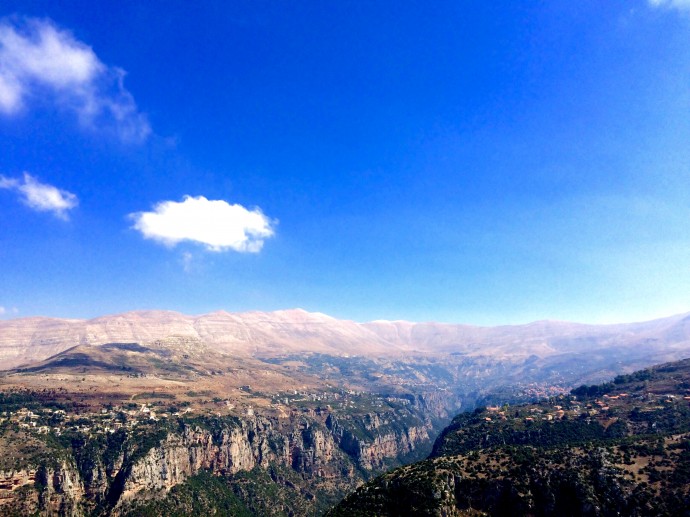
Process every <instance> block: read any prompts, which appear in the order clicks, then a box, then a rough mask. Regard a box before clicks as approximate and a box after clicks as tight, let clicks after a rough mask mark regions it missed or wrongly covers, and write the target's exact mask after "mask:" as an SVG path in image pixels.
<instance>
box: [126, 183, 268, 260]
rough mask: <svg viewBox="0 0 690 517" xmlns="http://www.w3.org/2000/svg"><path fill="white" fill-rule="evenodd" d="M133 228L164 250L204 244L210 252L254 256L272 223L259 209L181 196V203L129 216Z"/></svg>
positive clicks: (172, 202) (165, 205)
mask: <svg viewBox="0 0 690 517" xmlns="http://www.w3.org/2000/svg"><path fill="white" fill-rule="evenodd" d="M130 217H131V218H132V219H134V226H133V228H135V229H136V230H139V231H140V232H141V233H142V235H143V236H144V237H145V238H147V239H153V240H155V241H158V242H160V243H162V244H165V245H166V246H175V245H176V244H178V243H180V242H182V241H192V242H197V243H200V244H204V245H205V246H206V248H207V249H209V250H211V251H228V250H234V251H240V252H249V253H257V252H258V251H260V250H261V247H262V246H263V244H264V239H267V238H269V237H271V236H273V234H274V230H273V225H274V224H275V221H272V220H270V219H269V218H268V217H266V216H265V215H264V214H263V213H262V212H261V210H260V209H259V208H255V209H254V210H247V209H246V208H245V207H243V206H242V205H231V204H229V203H227V202H226V201H223V200H209V199H206V198H205V197H203V196H199V197H192V196H185V197H184V199H183V200H182V201H181V202H176V201H162V202H160V203H158V204H157V205H156V206H155V207H154V210H153V211H152V212H136V213H134V214H130Z"/></svg>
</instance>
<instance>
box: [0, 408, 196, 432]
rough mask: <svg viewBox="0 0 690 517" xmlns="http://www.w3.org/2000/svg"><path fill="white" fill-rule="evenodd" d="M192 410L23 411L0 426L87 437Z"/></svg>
mask: <svg viewBox="0 0 690 517" xmlns="http://www.w3.org/2000/svg"><path fill="white" fill-rule="evenodd" d="M191 411H193V410H192V409H191V408H189V407H188V408H185V409H184V410H181V411H177V412H174V413H168V412H157V411H156V410H155V408H153V407H151V406H150V405H149V404H139V407H137V408H123V407H114V408H112V409H105V408H104V409H101V410H100V412H99V413H88V414H67V412H66V411H65V410H63V409H51V408H41V409H35V410H30V409H27V408H21V409H18V410H16V411H4V412H2V413H1V414H0V425H2V424H14V425H17V426H18V427H19V428H20V429H28V430H32V431H34V432H36V433H37V434H48V433H51V432H52V433H54V434H55V435H56V436H60V435H61V434H63V433H65V432H68V431H76V432H82V433H87V434H104V433H114V432H115V431H117V430H118V429H121V428H123V427H124V428H130V429H131V428H133V427H135V426H137V425H139V424H141V423H143V422H155V421H158V420H160V419H166V418H170V417H171V416H172V417H177V416H181V415H184V414H186V413H189V412H191Z"/></svg>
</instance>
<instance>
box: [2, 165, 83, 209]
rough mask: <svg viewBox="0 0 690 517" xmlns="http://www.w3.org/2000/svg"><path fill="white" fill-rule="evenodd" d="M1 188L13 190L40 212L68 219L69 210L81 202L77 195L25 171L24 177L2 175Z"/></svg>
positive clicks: (25, 202) (28, 204)
mask: <svg viewBox="0 0 690 517" xmlns="http://www.w3.org/2000/svg"><path fill="white" fill-rule="evenodd" d="M0 189H6V190H13V191H15V192H17V193H18V194H19V198H20V200H21V202H22V203H24V204H25V205H26V206H28V207H29V208H32V209H33V210H36V211H38V212H52V213H53V215H55V216H56V217H59V218H60V219H65V220H66V219H67V211H68V210H71V209H72V208H74V207H76V206H77V205H78V204H79V199H78V198H77V196H76V195H74V194H72V193H71V192H67V191H66V190H61V189H59V188H57V187H54V186H53V185H48V184H46V183H41V182H39V181H38V180H37V179H36V178H34V177H33V176H31V175H30V174H29V173H27V172H25V173H24V177H23V178H22V179H16V178H6V177H5V176H0Z"/></svg>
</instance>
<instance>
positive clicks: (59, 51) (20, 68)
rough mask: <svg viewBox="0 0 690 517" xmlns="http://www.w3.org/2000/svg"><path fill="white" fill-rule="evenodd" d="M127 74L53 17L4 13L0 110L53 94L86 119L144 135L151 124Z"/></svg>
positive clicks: (130, 136) (8, 111) (127, 134)
mask: <svg viewBox="0 0 690 517" xmlns="http://www.w3.org/2000/svg"><path fill="white" fill-rule="evenodd" d="M124 75H125V73H124V71H122V70H121V69H119V68H116V67H109V66H106V65H105V64H103V63H102V62H101V61H100V60H99V59H98V56H96V54H95V53H94V51H93V50H92V49H91V47H89V46H88V45H86V44H84V43H82V42H81V41H79V40H77V39H75V38H74V36H73V35H72V34H71V33H69V32H67V31H64V30H60V29H59V28H57V27H56V26H55V25H54V24H53V23H52V22H50V21H47V20H39V19H35V18H29V19H25V20H21V21H19V20H18V19H15V18H10V19H8V18H5V19H0V113H4V114H5V115H13V114H16V113H18V112H20V111H21V110H22V109H23V108H26V106H27V104H29V102H31V101H36V100H37V99H39V98H44V97H46V94H49V95H50V96H51V97H50V98H51V99H52V100H54V101H55V102H57V104H58V105H59V106H60V107H61V108H63V109H67V110H70V111H73V112H75V113H76V114H77V116H78V117H79V120H80V121H81V122H82V123H83V124H84V125H86V126H89V127H92V128H95V127H99V128H103V127H105V128H112V129H114V130H115V131H116V132H117V133H118V134H119V136H120V137H121V138H123V139H124V140H127V141H141V140H143V139H145V138H146V137H147V136H148V134H149V133H150V132H151V129H150V126H149V124H148V121H147V119H146V117H145V116H144V115H142V114H141V113H139V111H138V109H137V106H136V103H135V102H134V98H133V97H132V95H131V94H130V93H129V92H128V91H127V90H126V89H125V88H124V86H123V79H124Z"/></svg>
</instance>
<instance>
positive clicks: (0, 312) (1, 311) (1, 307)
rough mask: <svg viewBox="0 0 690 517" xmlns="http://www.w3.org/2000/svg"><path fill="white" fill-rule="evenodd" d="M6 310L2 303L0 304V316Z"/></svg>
mask: <svg viewBox="0 0 690 517" xmlns="http://www.w3.org/2000/svg"><path fill="white" fill-rule="evenodd" d="M6 312H7V309H5V308H4V307H3V306H2V305H0V316H2V315H3V314H5V313H6Z"/></svg>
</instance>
